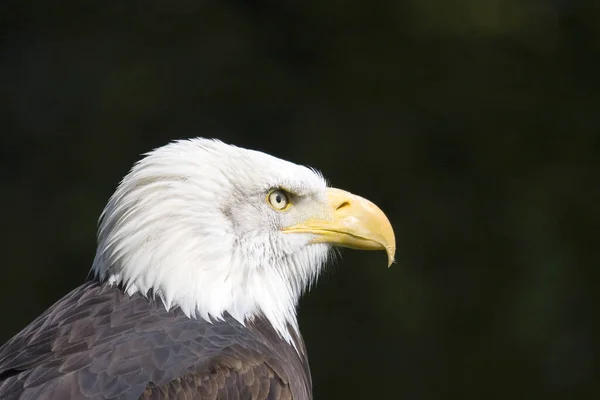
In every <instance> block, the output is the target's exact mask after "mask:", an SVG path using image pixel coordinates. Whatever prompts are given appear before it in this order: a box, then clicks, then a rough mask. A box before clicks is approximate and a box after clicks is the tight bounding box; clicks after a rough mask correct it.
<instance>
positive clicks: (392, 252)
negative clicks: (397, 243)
mask: <svg viewBox="0 0 600 400" xmlns="http://www.w3.org/2000/svg"><path fill="white" fill-rule="evenodd" d="M385 252H386V253H387V256H388V268H390V267H391V266H392V264H394V263H395V262H396V259H395V258H394V256H395V255H396V249H395V248H394V247H386V249H385Z"/></svg>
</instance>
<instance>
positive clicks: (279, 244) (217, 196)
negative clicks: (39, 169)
mask: <svg viewBox="0 0 600 400" xmlns="http://www.w3.org/2000/svg"><path fill="white" fill-rule="evenodd" d="M333 246H344V247H351V248H356V249H365V250H385V251H386V252H387V255H388V260H389V263H390V264H391V263H392V261H393V257H394V252H395V239H394V233H393V230H392V227H391V225H390V222H389V221H388V219H387V218H386V216H385V215H384V214H383V212H382V211H381V210H380V209H379V208H378V207H377V206H375V205H374V204H373V203H371V202H370V201H368V200H366V199H363V198H361V197H359V196H356V195H353V194H350V193H348V192H345V191H342V190H339V189H334V188H330V187H328V186H327V183H326V181H325V179H324V178H323V176H322V175H321V174H320V173H318V172H317V171H315V170H313V169H310V168H307V167H304V166H301V165H296V164H293V163H291V162H288V161H284V160H281V159H278V158H275V157H273V156H270V155H267V154H265V153H262V152H258V151H253V150H247V149H243V148H239V147H235V146H232V145H228V144H225V143H223V142H220V141H217V140H210V139H202V138H197V139H191V140H181V141H176V142H173V143H170V144H168V145H166V146H163V147H160V148H158V149H156V150H154V151H152V152H150V153H148V154H146V155H145V157H144V158H143V159H141V160H140V161H139V162H137V163H136V164H135V165H134V166H133V168H132V169H131V171H130V172H129V173H128V174H127V175H126V176H125V178H124V179H123V180H122V181H121V183H120V184H119V186H118V188H117V189H116V191H115V193H114V194H113V196H112V197H111V198H110V200H109V202H108V204H107V205H106V207H105V209H104V211H103V213H102V216H101V218H100V224H99V230H98V248H97V252H96V257H95V259H94V263H93V266H92V272H93V274H94V275H95V277H96V278H97V279H99V280H101V281H105V282H107V283H109V284H114V285H121V286H122V287H123V288H124V290H125V291H126V292H127V293H129V294H134V293H137V292H139V293H141V294H143V295H145V296H147V295H149V294H150V293H152V295H153V296H154V297H158V298H159V299H160V300H161V301H162V302H163V303H164V305H165V307H166V308H167V309H170V308H172V307H179V308H180V309H181V310H182V311H183V312H184V313H185V314H186V315H188V316H189V317H190V318H204V319H206V320H208V321H210V320H211V318H216V319H219V318H221V317H222V316H223V315H224V313H228V314H230V315H231V316H232V317H234V318H235V319H237V320H238V321H240V322H241V323H245V322H246V321H248V320H251V319H252V318H254V317H256V316H258V315H262V316H264V317H266V318H267V319H268V320H269V321H270V322H271V324H272V325H273V327H274V328H275V330H276V331H277V332H279V334H280V335H281V336H282V337H283V338H285V339H286V340H288V341H289V340H290V329H292V330H294V331H297V330H298V325H297V319H296V305H297V303H298V299H299V298H300V296H301V294H302V292H303V291H304V290H305V289H306V288H308V287H309V286H310V284H311V283H312V282H314V281H315V279H316V277H317V276H318V274H319V271H320V270H321V267H322V265H323V264H324V263H325V262H326V260H327V258H328V255H330V253H331V249H332V248H333Z"/></svg>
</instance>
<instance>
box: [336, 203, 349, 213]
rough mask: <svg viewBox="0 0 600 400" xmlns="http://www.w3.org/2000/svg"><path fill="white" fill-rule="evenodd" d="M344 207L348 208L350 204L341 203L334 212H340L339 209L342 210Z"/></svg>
mask: <svg viewBox="0 0 600 400" xmlns="http://www.w3.org/2000/svg"><path fill="white" fill-rule="evenodd" d="M344 207H350V203H349V202H347V201H344V202H342V203H341V204H340V205H339V206H337V207H336V208H335V210H336V211H337V210H340V209H342V208H344Z"/></svg>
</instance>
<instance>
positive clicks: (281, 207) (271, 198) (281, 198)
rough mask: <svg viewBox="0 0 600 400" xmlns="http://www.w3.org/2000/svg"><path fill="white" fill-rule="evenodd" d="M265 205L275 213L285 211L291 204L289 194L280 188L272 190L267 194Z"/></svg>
mask: <svg viewBox="0 0 600 400" xmlns="http://www.w3.org/2000/svg"><path fill="white" fill-rule="evenodd" d="M267 203H268V204H269V206H271V208H273V209H274V210H275V211H285V210H287V209H288V208H289V206H290V205H291V204H292V203H291V201H290V193H289V192H287V191H286V190H284V189H281V188H276V189H272V190H270V191H269V193H267Z"/></svg>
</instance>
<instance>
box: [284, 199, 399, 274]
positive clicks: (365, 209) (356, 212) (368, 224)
mask: <svg viewBox="0 0 600 400" xmlns="http://www.w3.org/2000/svg"><path fill="white" fill-rule="evenodd" d="M327 200H328V210H327V212H326V214H327V216H326V217H323V218H318V219H309V220H307V221H304V222H302V223H299V224H296V225H293V226H290V227H287V228H284V229H283V232H286V233H310V234H313V235H315V238H314V239H313V240H312V243H330V244H332V245H336V246H343V247H349V248H352V249H359V250H385V251H386V253H387V256H388V267H389V266H390V265H392V263H393V262H394V254H395V253H396V239H395V238H394V230H393V229H392V225H391V224H390V221H389V220H388V219H387V217H386V216H385V214H384V213H383V211H381V210H380V209H379V207H377V206H376V205H375V204H373V203H371V202H370V201H369V200H367V199H364V198H362V197H360V196H356V195H354V194H352V193H349V192H346V191H344V190H340V189H334V188H329V189H327Z"/></svg>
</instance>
